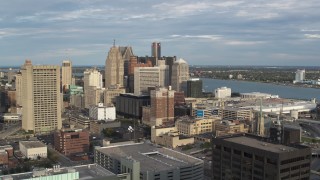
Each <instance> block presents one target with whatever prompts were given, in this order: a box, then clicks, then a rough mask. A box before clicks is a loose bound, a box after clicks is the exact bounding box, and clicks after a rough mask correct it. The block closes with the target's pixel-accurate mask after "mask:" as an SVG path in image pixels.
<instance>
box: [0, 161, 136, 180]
mask: <svg viewBox="0 0 320 180" xmlns="http://www.w3.org/2000/svg"><path fill="white" fill-rule="evenodd" d="M0 179H3V180H20V179H24V180H75V179H96V180H98V179H104V180H130V179H131V178H130V174H128V173H124V174H118V175H116V174H114V173H112V172H110V171H108V170H106V169H105V168H103V167H101V166H99V165H97V164H88V165H80V166H72V167H63V168H60V165H55V166H53V168H36V169H34V170H33V171H32V172H25V173H18V174H10V175H5V176H0Z"/></svg>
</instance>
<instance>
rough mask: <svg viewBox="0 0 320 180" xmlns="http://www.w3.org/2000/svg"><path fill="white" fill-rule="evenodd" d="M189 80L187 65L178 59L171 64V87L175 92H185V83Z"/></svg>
mask: <svg viewBox="0 0 320 180" xmlns="http://www.w3.org/2000/svg"><path fill="white" fill-rule="evenodd" d="M188 80H189V65H188V63H187V62H186V61H185V60H183V59H179V60H177V61H176V62H174V63H173V66H172V75H171V86H172V89H173V90H175V91H179V92H181V91H185V92H186V91H187V81H188Z"/></svg>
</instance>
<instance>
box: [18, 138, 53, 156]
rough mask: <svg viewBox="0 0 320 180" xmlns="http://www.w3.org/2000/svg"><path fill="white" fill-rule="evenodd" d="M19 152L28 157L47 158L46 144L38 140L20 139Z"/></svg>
mask: <svg viewBox="0 0 320 180" xmlns="http://www.w3.org/2000/svg"><path fill="white" fill-rule="evenodd" d="M19 148H20V151H21V153H22V154H23V155H24V156H25V157H27V158H30V159H37V158H38V156H39V157H41V158H47V146H46V145H45V144H43V143H41V142H39V141H20V142H19Z"/></svg>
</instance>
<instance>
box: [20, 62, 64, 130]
mask: <svg viewBox="0 0 320 180" xmlns="http://www.w3.org/2000/svg"><path fill="white" fill-rule="evenodd" d="M21 73H22V106H23V110H22V129H24V130H26V131H30V130H31V131H33V132H34V133H47V132H51V131H54V130H56V129H60V128H61V126H62V121H61V102H62V100H61V93H60V67H59V66H33V65H32V63H31V61H30V60H27V61H26V62H25V64H24V65H23V67H22V69H21ZM44 102H45V103H44Z"/></svg>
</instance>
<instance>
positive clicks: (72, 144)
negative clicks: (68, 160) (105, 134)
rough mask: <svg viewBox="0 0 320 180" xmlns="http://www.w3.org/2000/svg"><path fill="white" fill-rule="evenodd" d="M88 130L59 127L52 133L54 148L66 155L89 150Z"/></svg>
mask: <svg viewBox="0 0 320 180" xmlns="http://www.w3.org/2000/svg"><path fill="white" fill-rule="evenodd" d="M89 145H90V143H89V132H88V131H85V130H82V129H61V130H60V131H56V132H55V133H54V148H55V149H56V150H57V151H59V152H61V153H62V154H64V155H66V156H71V155H75V154H78V153H86V152H88V151H89Z"/></svg>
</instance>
